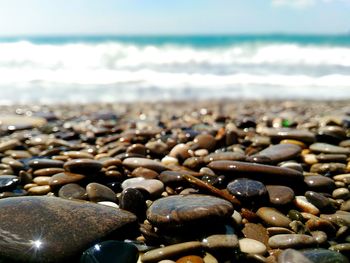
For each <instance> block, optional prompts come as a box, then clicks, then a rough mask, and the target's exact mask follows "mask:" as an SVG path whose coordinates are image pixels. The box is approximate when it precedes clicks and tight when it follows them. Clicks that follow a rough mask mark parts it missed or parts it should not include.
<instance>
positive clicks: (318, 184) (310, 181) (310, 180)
mask: <svg viewBox="0 0 350 263" xmlns="http://www.w3.org/2000/svg"><path fill="white" fill-rule="evenodd" d="M304 182H305V183H306V184H307V186H308V188H309V190H312V191H316V192H323V191H325V192H330V191H333V190H334V188H335V184H334V181H333V180H332V179H331V178H328V177H326V176H323V175H310V176H305V179H304Z"/></svg>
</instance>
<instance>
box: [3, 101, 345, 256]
mask: <svg viewBox="0 0 350 263" xmlns="http://www.w3.org/2000/svg"><path fill="white" fill-rule="evenodd" d="M316 95H317V94H315V96H316ZM0 127H1V129H0V133H1V137H0V156H1V164H0V213H1V215H0V262H81V263H93V262H94V263H95V262H127V263H136V262H144V263H148V262H149V263H152V262H161V263H174V262H176V263H185V262H186V263H203V262H204V263H218V262H220V263H221V262H223V263H226V262H227V263H229V262H271V263H272V262H278V263H293V262H295V263H296V262H298V263H312V262H313V263H331V262H339V263H342V262H344V263H346V262H349V256H350V186H349V185H350V101H349V100H345V101H334V100H333V101H317V100H316V101H315V100H311V101H293V100H292V101H286V100H283V101H269V100H258V101H255V100H243V101H238V100H215V101H177V102H176V101H173V102H161V101H158V102H140V103H137V102H133V103H90V104H81V105H79V104H75V105H73V104H54V105H50V106H48V105H39V106H28V105H11V106H1V107H0Z"/></svg>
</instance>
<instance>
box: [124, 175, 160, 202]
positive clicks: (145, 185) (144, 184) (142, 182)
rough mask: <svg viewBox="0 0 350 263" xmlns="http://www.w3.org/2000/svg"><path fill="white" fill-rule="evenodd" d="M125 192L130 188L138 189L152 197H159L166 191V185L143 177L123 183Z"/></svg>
mask: <svg viewBox="0 0 350 263" xmlns="http://www.w3.org/2000/svg"><path fill="white" fill-rule="evenodd" d="M122 188H123V190H125V189H128V188H136V189H140V190H144V191H146V192H147V193H148V194H149V195H150V196H151V197H154V198H155V197H159V196H160V195H161V194H162V192H163V191H164V184H163V183H162V182H161V181H159V180H157V179H145V178H143V177H135V178H130V179H126V180H125V181H124V182H123V183H122Z"/></svg>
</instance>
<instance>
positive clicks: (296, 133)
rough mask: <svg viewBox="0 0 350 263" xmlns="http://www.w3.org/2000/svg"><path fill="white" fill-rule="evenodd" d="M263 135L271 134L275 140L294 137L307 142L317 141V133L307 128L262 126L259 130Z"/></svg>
mask: <svg viewBox="0 0 350 263" xmlns="http://www.w3.org/2000/svg"><path fill="white" fill-rule="evenodd" d="M257 132H258V133H260V134H262V135H266V136H269V137H270V138H271V139H273V140H284V139H293V140H298V141H301V142H305V143H312V142H314V141H315V135H314V134H313V133H312V132H309V131H306V130H296V129H291V128H279V129H273V128H265V127H264V128H261V129H258V130H257Z"/></svg>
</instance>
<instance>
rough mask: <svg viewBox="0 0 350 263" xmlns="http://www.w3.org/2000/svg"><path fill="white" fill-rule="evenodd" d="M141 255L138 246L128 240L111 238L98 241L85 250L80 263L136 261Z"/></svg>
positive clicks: (125, 262) (132, 262) (131, 262)
mask: <svg viewBox="0 0 350 263" xmlns="http://www.w3.org/2000/svg"><path fill="white" fill-rule="evenodd" d="M138 257H139V253H138V250H137V248H136V247H135V246H134V245H132V244H128V243H126V242H121V241H116V240H113V241H112V240H109V241H104V242H101V243H97V244H95V245H93V246H92V247H90V248H89V249H87V250H85V251H84V253H83V254H82V256H81V258H80V263H115V262H123V263H136V262H137V260H138Z"/></svg>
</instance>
